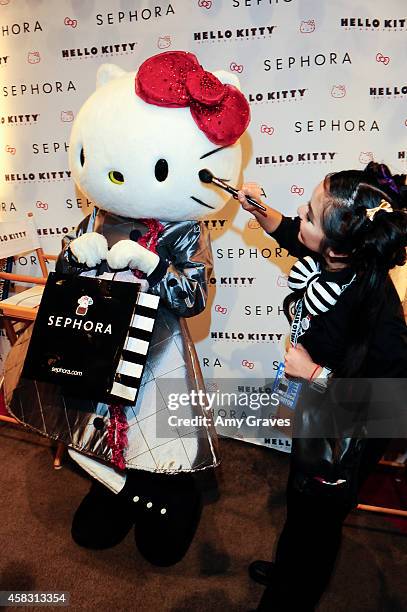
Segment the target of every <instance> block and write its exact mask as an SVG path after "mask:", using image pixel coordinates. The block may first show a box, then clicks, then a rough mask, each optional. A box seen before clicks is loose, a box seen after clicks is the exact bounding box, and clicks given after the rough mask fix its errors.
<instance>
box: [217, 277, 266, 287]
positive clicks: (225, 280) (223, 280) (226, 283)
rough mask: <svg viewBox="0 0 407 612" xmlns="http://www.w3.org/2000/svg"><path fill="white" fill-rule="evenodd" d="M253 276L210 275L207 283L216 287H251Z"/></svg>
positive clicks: (254, 278)
mask: <svg viewBox="0 0 407 612" xmlns="http://www.w3.org/2000/svg"><path fill="white" fill-rule="evenodd" d="M255 280H256V277H255V276H211V277H210V279H209V281H208V284H209V286H211V285H212V286H216V287H253V285H254V281H255Z"/></svg>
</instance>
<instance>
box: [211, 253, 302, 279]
mask: <svg viewBox="0 0 407 612" xmlns="http://www.w3.org/2000/svg"><path fill="white" fill-rule="evenodd" d="M216 257H217V258H218V259H261V258H263V259H280V258H282V257H284V258H285V257H290V255H289V254H288V251H286V250H285V249H283V248H282V247H278V246H276V247H273V248H271V249H270V248H264V249H258V248H256V247H253V248H247V247H238V248H234V247H229V248H223V247H219V248H218V249H216ZM249 278H250V277H249Z"/></svg>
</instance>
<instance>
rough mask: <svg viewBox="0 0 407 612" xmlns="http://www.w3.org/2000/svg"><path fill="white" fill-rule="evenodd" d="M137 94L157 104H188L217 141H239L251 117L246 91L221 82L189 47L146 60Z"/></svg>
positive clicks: (210, 138) (207, 132)
mask: <svg viewBox="0 0 407 612" xmlns="http://www.w3.org/2000/svg"><path fill="white" fill-rule="evenodd" d="M136 94H137V95H138V96H140V98H142V100H144V101H145V102H148V103H149V104H155V105H156V106H166V107H170V108H182V107H185V106H189V107H190V110H191V115H192V117H193V119H194V121H195V123H196V124H197V126H198V127H199V129H200V130H202V131H203V132H204V133H205V134H206V136H207V137H208V139H209V140H210V141H211V142H213V143H215V144H217V145H222V146H228V145H231V144H233V143H234V142H236V140H237V139H238V138H239V137H240V136H241V135H242V134H243V132H244V131H245V129H246V128H247V126H248V124H249V121H250V108H249V104H248V102H247V100H246V98H245V97H244V95H243V94H242V93H241V92H240V91H239V90H238V89H237V88H236V87H234V86H233V85H224V84H223V83H221V82H220V81H219V79H218V78H216V76H215V75H214V74H212V73H211V72H207V71H206V70H204V69H203V68H202V66H201V65H200V64H199V62H198V60H197V58H196V57H195V55H194V54H193V53H187V52H186V51H167V52H165V53H159V54H158V55H154V56H153V57H150V58H149V59H147V60H146V61H145V62H143V63H142V64H141V66H140V68H139V70H138V72H137V75H136Z"/></svg>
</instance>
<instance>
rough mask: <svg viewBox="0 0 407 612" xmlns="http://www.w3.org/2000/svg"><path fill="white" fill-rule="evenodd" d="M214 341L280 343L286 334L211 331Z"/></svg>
mask: <svg viewBox="0 0 407 612" xmlns="http://www.w3.org/2000/svg"><path fill="white" fill-rule="evenodd" d="M211 339H212V340H228V341H230V342H243V341H245V342H280V341H281V339H283V340H284V334H278V333H275V332H273V333H260V332H238V331H233V332H232V331H227V332H225V331H222V332H219V331H211Z"/></svg>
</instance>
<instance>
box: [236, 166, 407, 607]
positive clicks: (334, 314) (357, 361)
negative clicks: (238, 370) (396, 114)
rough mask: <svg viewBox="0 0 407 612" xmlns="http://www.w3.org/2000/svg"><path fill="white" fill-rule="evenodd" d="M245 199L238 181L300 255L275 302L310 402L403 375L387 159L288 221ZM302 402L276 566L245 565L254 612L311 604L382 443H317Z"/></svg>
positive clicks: (397, 250)
mask: <svg viewBox="0 0 407 612" xmlns="http://www.w3.org/2000/svg"><path fill="white" fill-rule="evenodd" d="M245 195H250V196H252V197H255V198H256V197H258V190H257V191H256V189H255V188H254V187H251V186H250V185H246V186H244V187H243V189H242V191H241V192H239V196H238V197H239V201H240V202H241V204H242V207H243V208H244V209H245V210H247V211H248V212H251V213H252V214H253V215H254V216H255V217H256V219H257V221H258V222H259V223H260V225H261V226H262V227H263V229H264V230H265V231H266V232H267V233H268V234H269V235H271V236H272V237H273V238H274V239H275V240H277V242H278V243H279V244H280V246H282V247H283V248H285V249H287V250H288V251H289V253H290V254H291V255H293V256H295V257H298V258H300V259H299V261H298V262H297V263H296V264H295V265H294V266H293V268H292V270H291V272H290V276H289V281H288V285H289V287H290V288H291V289H293V293H292V294H290V295H289V296H287V298H286V300H285V303H284V307H285V312H286V315H287V316H288V318H289V320H290V321H291V346H290V348H289V349H288V351H287V353H286V355H285V360H284V364H285V374H286V375H287V376H289V377H294V378H297V379H303V382H304V380H305V381H308V383H309V384H308V385H307V384H304V385H303V387H305V396H306V394H307V393H308V399H309V394H310V393H311V398H312V392H311V391H309V389H310V388H311V387H313V386H315V385H316V387H314V388H318V389H319V390H322V389H324V388H325V389H328V390H329V389H332V387H331V385H333V384H334V383H335V384H336V383H337V382H338V380H339V379H341V380H346V381H348V379H350V378H352V379H358V380H359V379H364V380H365V379H370V380H371V379H376V378H387V379H394V378H402V379H406V378H407V327H406V324H405V321H404V318H403V313H402V308H401V303H400V299H399V296H398V295H397V292H396V290H395V287H394V285H393V283H392V281H391V280H390V277H389V274H388V272H389V270H390V269H391V268H393V267H394V266H401V265H403V264H404V263H405V261H406V246H407V214H406V210H405V209H406V207H407V191H406V187H405V176H404V175H396V176H392V175H391V173H390V171H389V169H388V168H387V166H385V165H384V164H376V163H373V162H372V163H370V164H369V165H368V166H367V167H366V169H365V170H364V171H358V170H347V171H343V172H336V173H334V174H330V175H328V176H326V178H325V179H324V181H322V182H321V183H319V185H317V187H316V188H315V189H314V192H313V194H312V197H311V200H310V201H309V202H308V203H307V204H304V205H302V206H300V207H299V209H298V215H299V216H298V217H297V218H295V219H290V218H287V217H284V216H283V215H282V214H281V213H279V212H278V211H277V210H274V209H272V208H270V207H267V210H266V212H265V213H262V212H260V211H259V210H258V209H256V208H255V207H254V206H252V205H250V204H249V203H248V202H247V200H246V198H245ZM301 393H302V394H303V390H302V391H301ZM315 393H316V392H315V391H314V394H315ZM317 395H319V396H320V398H321V399H320V400H319V406H320V410H319V415H321V418H322V419H323V418H325V416H326V414H328V412H329V410H332V405H329V406H328V405H327V399H326V398H327V397H328V394H327V392H326V395H325V399H324V395H323V394H318V393H317ZM399 399H401V398H399ZM302 400H303V395H301V396H300V400H299V405H298V406H297V408H296V411H295V417H294V421H295V423H294V431H295V434H294V436H295V437H294V438H293V443H292V453H291V460H290V474H289V479H288V485H287V519H286V523H285V525H284V528H283V531H282V534H281V535H280V538H279V541H278V545H277V550H276V556H275V562H274V563H272V562H268V561H254V562H253V563H252V564H251V565H250V568H249V573H250V576H251V577H252V578H253V579H254V580H255V581H256V582H259V583H261V584H264V585H265V586H266V590H265V592H264V594H263V597H262V599H261V602H260V604H259V606H258V608H257V610H259V611H264V610H267V611H269V610H270V611H271V610H273V611H274V610H283V609H284V610H298V611H301V612H310V611H312V610H314V608H315V606H316V605H317V603H318V601H319V599H320V597H321V595H322V593H323V592H324V590H325V588H326V586H327V584H328V581H329V578H330V576H331V574H332V572H333V568H334V564H335V560H336V557H337V553H338V550H339V547H340V542H341V531H342V524H343V521H344V519H345V518H346V516H347V514H348V513H349V512H350V511H351V510H352V508H354V507H355V506H356V505H357V493H358V490H359V489H360V487H361V484H362V483H363V481H364V479H365V478H366V476H367V475H368V474H369V472H370V471H371V470H372V469H373V467H374V465H375V464H376V463H377V462H378V461H379V459H380V457H381V456H382V454H383V452H384V451H385V448H386V445H387V444H386V443H387V440H385V439H381V438H373V437H371V438H369V439H367V438H366V439H358V438H354V437H352V438H350V437H347V438H346V437H342V438H341V437H337V438H328V437H327V438H322V437H321V438H319V439H318V440H317V439H316V438H318V434H316V435H315V437H313V436H312V435H311V436H310V434H309V431H308V432H305V429H306V428H307V427H308V428H310V427H311V432H312V426H313V425H312V423H313V419H315V415H316V420H318V418H319V416H318V405H317V408H316V410H314V412H312V411H311V412H309V413H307V409H306V408H305V412H302V411H301V403H302ZM324 402H325V409H326V410H324ZM310 415H311V417H310ZM327 435H329V434H327Z"/></svg>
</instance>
